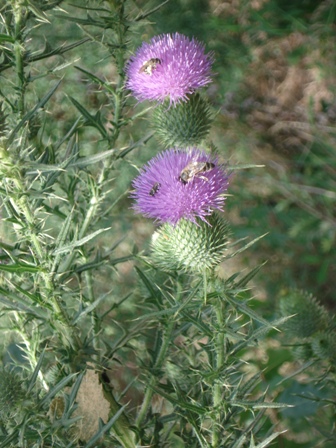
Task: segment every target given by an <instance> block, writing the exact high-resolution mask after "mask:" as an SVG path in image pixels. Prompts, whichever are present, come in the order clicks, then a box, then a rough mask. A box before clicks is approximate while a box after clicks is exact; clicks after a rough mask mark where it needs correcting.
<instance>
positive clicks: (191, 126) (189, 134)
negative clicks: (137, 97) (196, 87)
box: [152, 93, 212, 148]
mask: <svg viewBox="0 0 336 448" xmlns="http://www.w3.org/2000/svg"><path fill="white" fill-rule="evenodd" d="M211 122H212V116H211V112H210V109H209V105H208V103H207V102H206V101H205V100H204V99H203V98H201V96H200V95H199V94H198V93H196V94H194V95H190V97H189V101H184V102H181V103H180V104H177V105H176V106H175V107H169V103H167V102H165V103H164V104H163V105H161V106H158V107H156V109H155V110H154V113H153V122H152V126H153V128H154V129H155V131H156V134H157V136H158V138H159V139H160V142H161V144H162V145H164V146H165V147H167V148H168V147H173V146H178V147H184V146H194V145H197V144H199V143H200V142H201V141H202V140H204V139H205V137H206V136H207V135H208V132H209V129H210V125H211Z"/></svg>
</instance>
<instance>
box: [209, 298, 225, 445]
mask: <svg viewBox="0 0 336 448" xmlns="http://www.w3.org/2000/svg"><path fill="white" fill-rule="evenodd" d="M215 313H216V320H217V327H218V332H217V335H216V339H215V352H216V365H215V367H216V371H217V373H218V374H220V371H221V369H222V367H223V365H224V361H225V333H224V325H225V322H224V304H223V302H222V301H220V300H218V301H217V304H216V305H215ZM222 404H223V396H222V384H221V383H220V382H219V381H218V380H217V381H216V384H215V385H214V390H213V407H214V410H215V415H216V421H214V424H213V431H212V445H211V446H212V447H213V448H217V447H218V446H219V445H220V433H221V432H220V425H221V410H220V408H221V406H222Z"/></svg>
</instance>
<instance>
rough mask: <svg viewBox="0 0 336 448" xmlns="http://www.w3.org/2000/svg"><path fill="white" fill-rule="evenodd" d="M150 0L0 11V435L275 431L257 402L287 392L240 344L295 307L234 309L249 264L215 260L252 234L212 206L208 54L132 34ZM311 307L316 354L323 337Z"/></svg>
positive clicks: (235, 441) (217, 441)
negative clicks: (278, 311)
mask: <svg viewBox="0 0 336 448" xmlns="http://www.w3.org/2000/svg"><path fill="white" fill-rule="evenodd" d="M165 3H167V2H164V3H162V5H158V6H157V7H155V8H154V9H153V10H146V11H136V10H135V8H136V7H135V6H134V4H133V3H131V2H128V1H126V0H113V1H112V0H110V1H104V2H101V1H99V2H98V1H97V2H95V1H88V2H87V3H86V5H83V4H81V3H79V4H78V5H77V4H69V3H67V2H63V1H61V0H57V1H54V2H45V1H44V0H39V1H36V2H31V1H27V2H22V1H5V2H4V3H3V5H2V6H1V16H0V18H1V32H0V35H1V42H2V43H1V51H2V62H1V66H0V71H1V87H0V96H1V109H0V183H1V186H0V197H1V216H2V224H1V236H2V240H1V246H0V247H1V254H0V272H1V278H0V302H1V306H2V308H1V331H2V332H3V336H4V337H3V344H2V353H3V359H4V366H3V367H2V369H1V372H0V373H1V375H0V376H1V388H0V403H2V407H1V413H0V445H1V447H13V448H14V447H26V446H34V447H49V446H50V447H51V446H59V447H86V448H90V447H119V446H120V447H126V448H131V447H134V448H135V447H138V446H158V447H161V446H162V447H163V446H167V447H168V446H171V447H184V446H192V447H198V446H199V447H204V448H205V447H212V448H219V447H229V448H238V447H247V446H248V447H259V448H261V447H265V446H267V445H269V444H270V443H271V442H272V441H273V440H275V439H276V438H277V436H278V435H279V431H278V430H277V429H276V428H274V427H273V426H272V425H271V423H270V420H269V418H268V416H267V414H266V412H265V411H266V410H267V409H270V408H273V409H277V408H278V409H280V408H283V407H286V404H285V403H281V402H280V401H276V400H275V401H274V400H273V399H272V396H271V394H269V393H268V392H267V386H268V385H267V384H264V383H263V380H262V372H261V371H256V370H255V366H253V364H252V363H248V362H247V361H246V360H245V359H244V357H246V355H247V354H248V353H249V351H251V350H253V349H254V347H255V346H256V344H257V343H258V341H259V340H261V339H262V338H264V337H265V336H266V335H267V334H268V333H270V332H273V331H274V329H277V328H278V327H281V325H282V324H284V323H285V322H287V321H288V316H287V314H292V309H289V310H287V311H289V313H287V312H285V313H284V315H283V316H281V317H280V318H279V319H276V320H274V321H270V322H269V321H268V320H267V319H265V318H264V317H262V316H261V315H259V314H258V313H257V312H256V311H254V310H253V308H252V307H251V306H250V301H251V300H252V292H251V290H250V287H249V282H250V281H251V280H252V279H253V278H254V277H255V275H256V274H257V273H258V271H259V269H260V267H261V266H255V267H254V268H253V269H251V270H250V271H249V272H244V273H242V272H239V271H238V272H236V273H233V274H227V273H226V270H225V266H226V263H229V262H230V260H231V259H232V258H234V257H235V256H236V255H237V254H240V253H242V252H243V251H245V250H248V248H249V247H250V246H251V245H252V244H255V243H257V242H258V240H259V239H260V238H261V236H260V237H257V238H255V239H253V240H252V241H250V240H248V241H246V240H245V239H244V238H243V239H242V240H238V241H235V240H234V239H233V235H234V231H233V230H230V226H229V219H228V217H227V216H225V208H224V205H225V203H226V201H227V200H228V197H227V196H228V189H229V183H231V182H233V178H232V176H231V172H232V170H233V169H239V166H238V167H230V166H229V165H228V162H227V160H225V159H224V158H223V155H222V154H221V148H218V150H216V151H214V150H212V151H210V150H209V148H212V149H214V145H213V144H212V142H211V141H210V139H209V131H210V124H211V120H212V118H213V117H214V113H213V112H212V111H211V106H210V104H209V103H208V102H207V100H206V99H205V97H206V92H205V87H206V86H207V85H208V84H209V83H210V82H211V80H212V64H213V61H214V54H213V53H212V52H211V51H207V50H206V44H203V43H201V42H199V41H198V40H197V39H196V38H189V37H187V36H184V35H183V34H180V33H179V32H175V33H172V34H166V35H163V34H161V35H159V36H156V37H155V36H154V37H153V38H152V39H151V40H150V42H143V43H142V44H141V45H140V47H139V48H138V50H136V49H134V47H135V44H134V42H135V39H136V36H137V35H138V31H139V27H143V26H145V25H146V24H147V18H148V17H149V16H150V15H151V13H152V12H155V11H156V10H157V9H158V8H159V7H165ZM64 30H66V32H67V33H68V35H69V36H72V39H73V40H72V41H71V42H70V43H65V42H63V41H62V43H58V41H59V40H62V33H63V32H65V31H64ZM41 36H44V37H43V39H42V38H41ZM56 37H57V38H56ZM78 55H80V56H81V57H82V60H81V61H79V59H78V57H77V56H78ZM88 55H89V57H90V58H92V60H91V59H90V61H89V62H91V64H90V63H89V62H88V59H86V58H87V57H88ZM103 61H109V62H108V65H107V66H106V65H103ZM75 64H76V65H75ZM67 78H69V83H70V85H71V86H72V87H71V92H69V90H67V88H68V87H67V84H66V80H67ZM132 95H133V96H134V97H135V99H132ZM90 100H92V101H90ZM65 101H67V103H66V106H64V104H65V103H64V102H65ZM139 103H145V106H144V104H139ZM147 103H148V104H147ZM147 106H148V107H147ZM63 115H65V116H66V120H65V123H66V125H64V126H63V127H62V126H60V127H58V125H59V121H58V118H59V117H60V116H63ZM140 118H141V120H143V119H147V120H148V122H149V126H148V128H150V129H152V131H150V132H145V131H144V127H143V126H141V127H140V126H139V124H138V123H139V119H140ZM153 130H154V131H153ZM130 134H131V135H132V138H130ZM153 134H154V135H155V137H157V141H161V142H162V147H161V145H160V146H158V144H157V143H152V140H151V138H152V136H153ZM153 140H154V139H153ZM154 151H155V152H154ZM146 154H147V155H148V157H147V160H149V161H148V162H147V163H145V165H144V166H143V167H141V165H142V163H141V162H140V160H143V159H144V158H146ZM134 167H136V168H137V169H138V172H137V173H135V170H134ZM125 173H126V174H125ZM130 189H131V190H132V191H130ZM134 212H136V213H137V214H142V215H144V217H145V218H142V217H139V216H137V217H135V216H134V215H135V213H134ZM148 219H150V220H153V223H154V224H153V225H154V226H156V229H155V231H154V232H153V235H152V236H151V235H149V234H148V235H147V236H148V246H150V248H149V250H148V251H146V250H145V249H140V250H139V248H138V247H133V242H132V245H131V243H130V241H129V240H130V238H128V244H126V249H125V245H124V244H125V242H124V240H125V238H126V239H127V237H126V236H125V234H126V229H125V228H127V229H129V230H131V229H133V230H134V228H135V227H136V225H137V223H139V222H148ZM136 220H137V221H136ZM145 220H146V221H145ZM132 226H133V227H132ZM147 233H149V232H147ZM150 241H151V243H150ZM130 261H131V262H132V266H133V265H135V267H134V270H133V271H132V272H133V274H129V264H128V262H130ZM128 275H129V277H128ZM125 277H126V278H125ZM137 285H138V287H136V286H137ZM316 306H317V305H316ZM317 315H318V323H317V324H316V326H315V327H314V331H315V330H316V334H315V333H314V339H313V340H312V341H311V342H312V343H311V348H312V350H313V351H314V353H316V354H317V353H320V355H319V356H322V355H321V353H322V351H323V350H322V349H324V350H327V349H328V347H329V346H330V347H333V341H332V338H331V337H330V336H329V333H328V334H326V333H325V332H324V327H323V326H322V322H324V319H325V316H324V313H322V312H320V311H318V313H317ZM305 337H313V336H312V335H311V334H309V335H308V334H306V335H305ZM11 347H12V348H13V347H14V349H13V350H14V351H15V352H17V353H19V354H20V356H18V357H15V356H13V355H12V352H11V349H10V348H11ZM83 397H84V398H83ZM83 403H84V404H83ZM91 423H92V427H91ZM83 427H84V429H87V430H86V431H83Z"/></svg>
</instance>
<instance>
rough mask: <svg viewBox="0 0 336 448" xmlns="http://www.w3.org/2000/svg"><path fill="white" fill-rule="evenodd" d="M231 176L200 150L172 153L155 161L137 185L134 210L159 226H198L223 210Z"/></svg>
mask: <svg viewBox="0 0 336 448" xmlns="http://www.w3.org/2000/svg"><path fill="white" fill-rule="evenodd" d="M228 179H229V175H228V173H227V172H226V171H225V169H224V168H223V166H221V165H219V164H218V160H217V159H216V158H214V157H212V156H211V155H209V154H207V153H205V152H202V151H200V150H199V149H197V148H190V149H189V150H188V151H187V152H186V151H182V150H179V149H168V150H167V151H164V152H163V153H160V154H159V155H157V156H156V157H154V158H153V159H151V160H150V161H149V162H148V163H147V165H145V167H144V168H142V170H141V171H140V174H139V176H138V177H137V178H136V179H135V180H134V181H133V184H132V185H133V187H134V188H135V190H134V191H133V192H132V193H131V197H132V198H134V199H135V201H136V203H135V204H134V206H133V208H134V210H135V211H136V212H137V213H142V214H144V215H145V216H147V217H149V218H154V219H155V220H157V221H159V222H168V223H170V224H176V223H177V222H178V220H179V219H181V218H185V219H188V220H190V221H193V222H195V223H196V217H200V218H201V219H202V220H203V221H205V222H207V221H206V219H205V217H206V216H208V215H211V213H212V211H213V210H214V209H218V210H223V206H224V201H225V197H224V193H225V192H226V190H227V187H228Z"/></svg>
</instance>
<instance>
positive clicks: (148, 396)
mask: <svg viewBox="0 0 336 448" xmlns="http://www.w3.org/2000/svg"><path fill="white" fill-rule="evenodd" d="M174 325H175V322H174V321H173V320H170V321H169V322H168V325H167V327H166V328H165V331H164V334H163V337H162V338H163V340H162V345H161V347H160V350H159V353H158V356H157V358H156V360H155V363H154V365H153V370H159V369H161V367H162V365H163V362H164V360H165V358H166V353H167V350H168V347H169V344H170V341H171V335H172V332H173V329H174ZM157 381H158V379H157V377H156V376H154V375H151V377H150V379H149V383H148V385H147V389H146V392H145V396H144V399H143V402H142V405H141V408H140V411H139V413H138V416H137V419H136V425H137V426H138V427H139V426H140V425H141V424H142V422H143V420H144V419H145V417H146V414H147V412H148V408H149V406H150V404H151V400H152V396H153V394H154V390H153V387H154V386H155V385H156V383H157Z"/></svg>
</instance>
